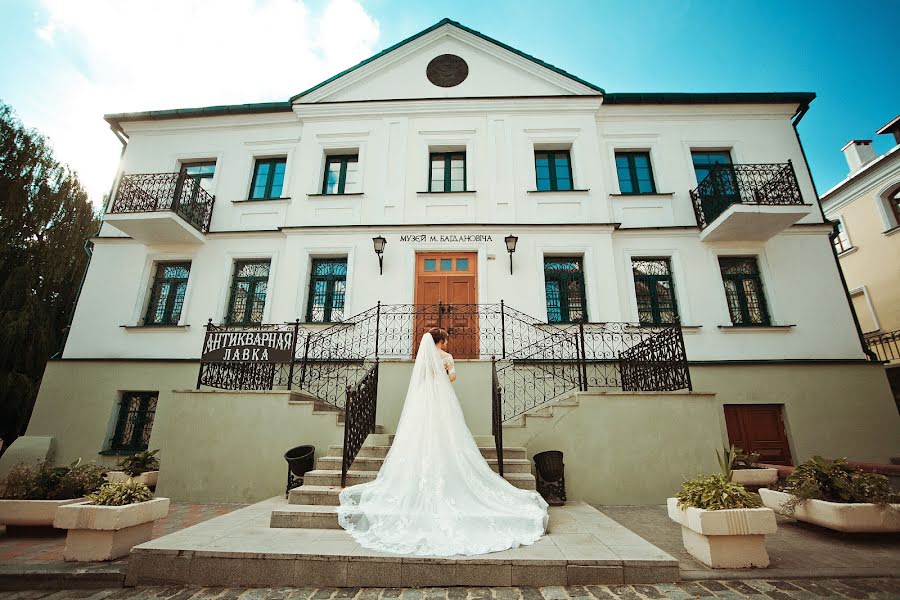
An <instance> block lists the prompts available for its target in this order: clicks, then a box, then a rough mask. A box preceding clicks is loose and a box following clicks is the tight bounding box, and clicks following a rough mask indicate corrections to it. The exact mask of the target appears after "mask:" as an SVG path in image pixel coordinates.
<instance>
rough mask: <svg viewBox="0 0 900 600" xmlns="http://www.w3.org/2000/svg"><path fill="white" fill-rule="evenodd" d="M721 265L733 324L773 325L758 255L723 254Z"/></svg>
mask: <svg viewBox="0 0 900 600" xmlns="http://www.w3.org/2000/svg"><path fill="white" fill-rule="evenodd" d="M719 269H720V270H721V272H722V282H723V283H724V284H725V298H726V299H727V300H728V312H729V313H730V314H731V322H732V324H734V325H743V326H749V325H769V324H770V321H769V310H768V308H767V306H766V297H765V294H764V293H763V284H762V278H761V277H760V274H759V263H758V261H757V259H756V257H754V256H748V257H746V256H729V257H719Z"/></svg>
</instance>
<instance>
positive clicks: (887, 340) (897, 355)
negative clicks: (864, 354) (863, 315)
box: [865, 329, 900, 362]
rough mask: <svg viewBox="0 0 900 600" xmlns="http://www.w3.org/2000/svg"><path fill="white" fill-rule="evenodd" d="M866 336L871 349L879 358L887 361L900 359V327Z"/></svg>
mask: <svg viewBox="0 0 900 600" xmlns="http://www.w3.org/2000/svg"><path fill="white" fill-rule="evenodd" d="M865 337H866V344H867V345H868V346H869V350H871V351H872V352H874V353H875V356H877V357H878V360H883V361H885V362H891V361H893V360H900V329H898V330H896V331H885V332H884V333H870V334H867V335H866V336H865Z"/></svg>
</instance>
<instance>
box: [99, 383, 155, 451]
mask: <svg viewBox="0 0 900 600" xmlns="http://www.w3.org/2000/svg"><path fill="white" fill-rule="evenodd" d="M158 399H159V392H122V397H121V398H120V399H119V413H118V415H117V417H116V429H115V432H114V433H113V437H112V439H111V440H110V441H109V450H110V451H113V452H140V451H141V450H146V449H147V447H148V446H149V444H150V429H151V428H152V427H153V417H154V415H155V414H156V402H157V400H158Z"/></svg>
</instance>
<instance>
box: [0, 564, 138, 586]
mask: <svg viewBox="0 0 900 600" xmlns="http://www.w3.org/2000/svg"><path fill="white" fill-rule="evenodd" d="M66 567H68V565H66ZM66 567H62V568H61V567H59V566H52V567H42V566H35V565H23V566H16V567H10V566H2V567H0V590H55V589H98V588H113V587H124V585H125V570H126V568H127V565H126V564H119V565H91V566H74V565H73V566H71V567H68V568H66Z"/></svg>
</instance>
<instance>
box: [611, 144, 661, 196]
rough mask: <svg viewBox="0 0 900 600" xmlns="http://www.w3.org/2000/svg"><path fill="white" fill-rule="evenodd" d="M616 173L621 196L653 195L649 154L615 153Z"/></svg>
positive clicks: (654, 191)
mask: <svg viewBox="0 0 900 600" xmlns="http://www.w3.org/2000/svg"><path fill="white" fill-rule="evenodd" d="M616 173H617V174H618V176H619V192H621V193H622V194H655V193H656V185H655V184H654V183H653V170H652V169H651V167H650V153H649V152H616Z"/></svg>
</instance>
